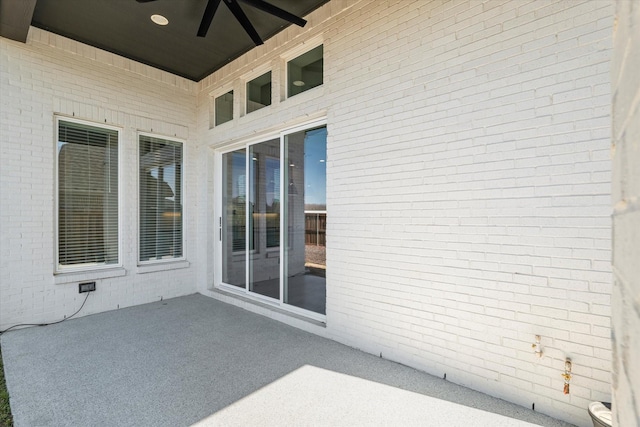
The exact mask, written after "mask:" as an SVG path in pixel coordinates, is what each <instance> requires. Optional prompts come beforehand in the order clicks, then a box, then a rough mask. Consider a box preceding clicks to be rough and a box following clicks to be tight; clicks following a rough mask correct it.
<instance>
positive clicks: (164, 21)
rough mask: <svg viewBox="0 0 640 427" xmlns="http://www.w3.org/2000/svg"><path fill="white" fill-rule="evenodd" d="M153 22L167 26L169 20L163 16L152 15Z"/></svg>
mask: <svg viewBox="0 0 640 427" xmlns="http://www.w3.org/2000/svg"><path fill="white" fill-rule="evenodd" d="M151 20H152V21H153V22H155V23H156V24H158V25H167V24H168V23H169V20H168V19H167V18H165V17H164V16H162V15H151Z"/></svg>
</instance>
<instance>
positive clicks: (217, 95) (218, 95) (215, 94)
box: [211, 86, 238, 129]
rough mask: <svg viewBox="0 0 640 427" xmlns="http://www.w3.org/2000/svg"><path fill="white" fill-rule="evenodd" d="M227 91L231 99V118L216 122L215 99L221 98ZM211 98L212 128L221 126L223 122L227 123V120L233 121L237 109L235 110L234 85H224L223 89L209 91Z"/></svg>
mask: <svg viewBox="0 0 640 427" xmlns="http://www.w3.org/2000/svg"><path fill="white" fill-rule="evenodd" d="M228 93H231V96H232V101H231V118H230V119H229V120H227V121H225V122H222V123H217V113H218V107H217V105H216V101H217V100H218V98H221V97H223V96H225V95H227V94H228ZM211 98H212V99H213V120H212V124H213V127H212V128H213V129H215V128H217V127H218V126H222V125H224V124H225V123H229V122H233V121H234V120H235V119H236V117H237V111H236V102H237V99H238V97H237V90H236V88H234V87H226V86H225V90H218V91H216V92H212V93H211Z"/></svg>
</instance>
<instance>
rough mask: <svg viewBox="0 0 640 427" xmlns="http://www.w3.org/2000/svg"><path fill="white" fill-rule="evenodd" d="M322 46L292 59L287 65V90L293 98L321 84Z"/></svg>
mask: <svg viewBox="0 0 640 427" xmlns="http://www.w3.org/2000/svg"><path fill="white" fill-rule="evenodd" d="M322 76H323V46H322V45H320V46H318V47H316V48H315V49H311V50H310V51H309V52H307V53H304V54H302V55H300V56H298V57H297V58H295V59H292V60H291V61H289V62H288V63H287V90H288V94H289V96H290V97H291V96H294V95H297V94H299V93H302V92H304V91H307V90H309V89H312V88H314V87H316V86H320V85H321V84H322V82H323V77H322Z"/></svg>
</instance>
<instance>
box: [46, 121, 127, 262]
mask: <svg viewBox="0 0 640 427" xmlns="http://www.w3.org/2000/svg"><path fill="white" fill-rule="evenodd" d="M57 152H58V270H61V269H64V268H65V267H73V268H81V267H90V266H99V265H110V264H118V262H119V256H118V132H117V131H116V130H112V129H105V128H99V127H95V126H88V125H84V124H79V123H74V122H66V121H62V120H60V121H58V147H57Z"/></svg>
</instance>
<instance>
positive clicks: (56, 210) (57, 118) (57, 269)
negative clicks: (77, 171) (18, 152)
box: [53, 114, 124, 275]
mask: <svg viewBox="0 0 640 427" xmlns="http://www.w3.org/2000/svg"><path fill="white" fill-rule="evenodd" d="M54 122H55V125H54V135H53V150H54V168H53V169H54V171H53V174H54V179H53V183H54V184H53V185H54V188H53V191H54V203H53V227H54V231H53V259H54V271H53V274H54V275H59V274H66V273H77V272H91V271H100V270H111V269H117V268H122V267H123V262H122V259H123V257H122V250H123V239H122V229H123V212H124V209H123V206H122V204H123V193H122V192H123V188H124V184H123V170H122V169H123V168H122V152H123V148H122V132H123V129H122V128H121V127H118V126H113V125H109V124H104V123H98V122H94V121H91V120H83V119H77V118H75V117H68V116H63V115H57V114H56V115H54ZM60 122H67V123H75V124H78V125H83V126H89V127H94V128H97V129H108V130H112V131H115V132H117V134H118V140H117V142H118V149H117V153H118V164H117V167H118V209H117V211H118V226H117V231H118V245H117V247H118V262H117V263H114V264H98V263H96V264H91V265H86V264H82V265H81V266H73V265H71V266H62V265H61V264H60V248H59V243H60V225H59V219H60V200H59V196H60V156H59V152H58V142H59V141H58V139H59V137H58V135H59V133H60Z"/></svg>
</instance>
